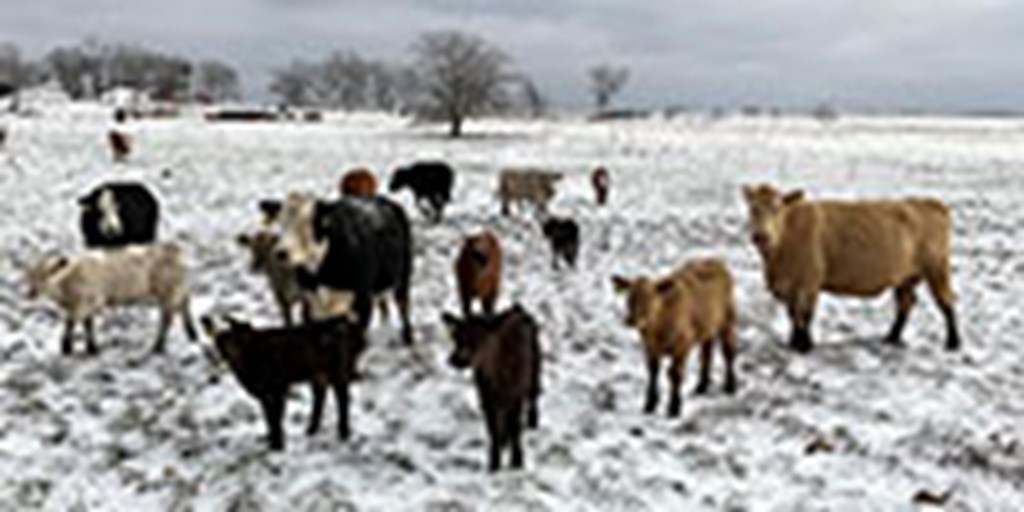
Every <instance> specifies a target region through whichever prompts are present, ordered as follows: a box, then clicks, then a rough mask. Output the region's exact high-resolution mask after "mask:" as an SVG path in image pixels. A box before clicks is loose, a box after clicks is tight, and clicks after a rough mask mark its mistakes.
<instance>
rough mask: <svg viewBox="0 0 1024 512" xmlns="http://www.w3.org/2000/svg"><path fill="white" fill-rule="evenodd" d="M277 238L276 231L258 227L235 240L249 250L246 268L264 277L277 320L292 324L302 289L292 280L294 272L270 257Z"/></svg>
mask: <svg viewBox="0 0 1024 512" xmlns="http://www.w3.org/2000/svg"><path fill="white" fill-rule="evenodd" d="M279 238H280V237H279V236H278V235H277V234H276V233H273V232H272V231H270V230H267V229H261V230H259V231H257V232H256V233H254V234H252V235H249V234H241V235H238V238H237V239H236V241H237V242H238V244H239V245H241V246H242V247H244V248H246V249H248V250H249V256H250V260H249V261H250V269H251V270H252V271H253V272H256V273H261V274H263V275H265V276H266V277H267V283H268V284H269V285H270V291H271V293H272V294H273V295H274V302H275V303H277V308H278V310H279V311H280V312H281V320H282V321H283V322H284V325H286V326H290V325H292V324H293V316H292V313H293V311H294V309H295V306H296V305H297V304H302V302H303V291H302V288H301V287H299V283H298V281H296V279H295V271H294V270H293V269H292V268H291V267H289V266H287V265H286V264H285V263H284V262H283V261H282V260H280V259H278V258H275V257H274V249H275V248H276V247H277V242H278V240H279Z"/></svg>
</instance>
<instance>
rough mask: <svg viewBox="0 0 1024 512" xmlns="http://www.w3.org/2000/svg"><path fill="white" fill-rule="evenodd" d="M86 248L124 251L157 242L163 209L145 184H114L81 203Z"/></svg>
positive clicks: (82, 199)
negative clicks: (133, 246) (131, 247)
mask: <svg viewBox="0 0 1024 512" xmlns="http://www.w3.org/2000/svg"><path fill="white" fill-rule="evenodd" d="M78 205H79V206H80V207H81V209H82V212H81V218H80V227H81V230H82V237H83V238H84V239H85V246H86V247H90V248H97V247H108V248H109V247H122V246H125V245H130V244H148V243H153V242H154V241H156V234H157V225H158V223H159V220H160V206H159V204H158V203H157V200H156V197H154V196H153V193H152V192H150V191H149V190H148V189H147V188H146V187H145V186H143V185H142V184H141V183H135V182H110V183H104V184H102V185H100V186H98V187H96V188H94V189H93V190H92V192H90V193H89V194H88V195H85V196H82V197H81V198H79V199H78Z"/></svg>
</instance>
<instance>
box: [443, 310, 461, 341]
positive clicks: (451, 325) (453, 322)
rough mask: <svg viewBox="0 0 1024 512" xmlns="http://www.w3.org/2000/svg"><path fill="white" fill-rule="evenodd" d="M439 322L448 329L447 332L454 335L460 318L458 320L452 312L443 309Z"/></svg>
mask: <svg viewBox="0 0 1024 512" xmlns="http://www.w3.org/2000/svg"><path fill="white" fill-rule="evenodd" d="M441 323H443V324H444V326H445V328H446V329H448V333H449V334H451V335H453V336H454V334H455V329H457V328H458V327H459V324H460V323H461V320H459V317H457V316H455V315H454V314H452V313H449V312H447V311H445V312H443V313H441Z"/></svg>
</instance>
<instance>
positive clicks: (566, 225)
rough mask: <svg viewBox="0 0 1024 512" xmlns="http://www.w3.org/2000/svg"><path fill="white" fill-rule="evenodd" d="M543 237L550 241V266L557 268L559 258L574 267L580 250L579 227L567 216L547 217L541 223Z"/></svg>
mask: <svg viewBox="0 0 1024 512" xmlns="http://www.w3.org/2000/svg"><path fill="white" fill-rule="evenodd" d="M541 227H542V229H543V230H544V237H545V238H547V239H548V242H550V243H551V266H552V267H554V268H555V269H556V270H557V269H558V260H559V258H561V259H564V260H565V262H566V263H568V264H569V266H570V267H572V268H576V255H577V254H579V251H580V227H579V226H578V225H577V224H576V221H574V220H572V219H569V218H560V217H548V218H547V219H546V220H545V221H544V223H543V224H542V225H541Z"/></svg>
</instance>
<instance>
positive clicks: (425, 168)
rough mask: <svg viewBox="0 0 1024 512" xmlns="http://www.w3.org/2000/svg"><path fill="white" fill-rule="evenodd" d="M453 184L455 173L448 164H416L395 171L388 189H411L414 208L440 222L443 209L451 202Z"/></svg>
mask: <svg viewBox="0 0 1024 512" xmlns="http://www.w3.org/2000/svg"><path fill="white" fill-rule="evenodd" d="M454 183H455V171H453V170H452V168H451V167H450V166H449V165H448V164H446V163H444V162H416V163H414V164H412V165H409V166H406V167H401V168H399V169H398V170H397V171H395V174H394V175H393V176H392V177H391V184H390V185H389V187H388V188H389V189H390V190H391V192H398V191H399V190H402V189H403V188H409V189H411V190H412V193H413V196H415V198H416V206H417V207H419V209H420V211H421V212H423V215H424V216H425V217H427V218H428V219H432V220H433V221H434V222H440V221H441V218H442V217H443V216H444V207H445V206H446V205H447V204H448V203H449V202H450V201H451V200H452V186H453V185H454Z"/></svg>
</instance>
